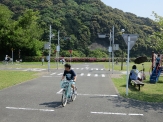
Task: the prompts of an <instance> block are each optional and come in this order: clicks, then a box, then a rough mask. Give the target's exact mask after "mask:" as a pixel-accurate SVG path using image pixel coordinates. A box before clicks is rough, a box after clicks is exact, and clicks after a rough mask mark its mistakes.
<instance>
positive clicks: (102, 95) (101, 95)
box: [78, 94, 118, 97]
mask: <svg viewBox="0 0 163 122" xmlns="http://www.w3.org/2000/svg"><path fill="white" fill-rule="evenodd" d="M78 95H80V96H100V97H118V95H106V94H78Z"/></svg>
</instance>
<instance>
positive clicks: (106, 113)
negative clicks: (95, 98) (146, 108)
mask: <svg viewBox="0 0 163 122" xmlns="http://www.w3.org/2000/svg"><path fill="white" fill-rule="evenodd" d="M91 114H103V115H120V116H144V115H143V114H137V113H128V114H127V113H112V112H91Z"/></svg>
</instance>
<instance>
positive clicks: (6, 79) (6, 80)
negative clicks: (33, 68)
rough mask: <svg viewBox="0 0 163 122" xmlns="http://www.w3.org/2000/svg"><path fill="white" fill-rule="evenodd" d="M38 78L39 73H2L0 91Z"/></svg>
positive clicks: (0, 74) (0, 73) (0, 72)
mask: <svg viewBox="0 0 163 122" xmlns="http://www.w3.org/2000/svg"><path fill="white" fill-rule="evenodd" d="M36 77H38V75H37V72H20V71H0V90H1V89H3V88H7V87H10V86H13V85H16V84H19V83H21V82H24V81H28V80H31V79H34V78H36Z"/></svg>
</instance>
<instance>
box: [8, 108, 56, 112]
mask: <svg viewBox="0 0 163 122" xmlns="http://www.w3.org/2000/svg"><path fill="white" fill-rule="evenodd" d="M6 108H7V109H12V110H28V111H44V112H52V111H54V110H53V109H34V108H17V107H6Z"/></svg>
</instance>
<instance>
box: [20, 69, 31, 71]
mask: <svg viewBox="0 0 163 122" xmlns="http://www.w3.org/2000/svg"><path fill="white" fill-rule="evenodd" d="M29 70H30V69H25V70H22V71H29Z"/></svg>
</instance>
